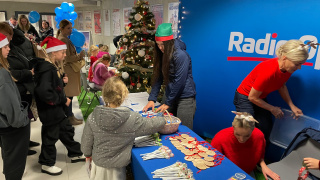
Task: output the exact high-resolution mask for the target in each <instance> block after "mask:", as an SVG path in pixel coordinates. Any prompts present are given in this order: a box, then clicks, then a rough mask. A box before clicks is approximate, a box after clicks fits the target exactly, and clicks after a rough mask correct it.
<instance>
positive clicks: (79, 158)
mask: <svg viewBox="0 0 320 180" xmlns="http://www.w3.org/2000/svg"><path fill="white" fill-rule="evenodd" d="M81 161H86V157H85V156H84V155H82V156H76V157H72V158H71V163H76V162H81Z"/></svg>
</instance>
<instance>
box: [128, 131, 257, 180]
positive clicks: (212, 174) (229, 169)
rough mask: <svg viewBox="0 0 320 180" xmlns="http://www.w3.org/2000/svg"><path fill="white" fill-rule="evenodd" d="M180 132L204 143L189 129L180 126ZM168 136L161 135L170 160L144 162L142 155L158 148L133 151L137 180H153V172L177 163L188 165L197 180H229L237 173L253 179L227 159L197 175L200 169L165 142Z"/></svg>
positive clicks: (143, 148) (134, 173)
mask: <svg viewBox="0 0 320 180" xmlns="http://www.w3.org/2000/svg"><path fill="white" fill-rule="evenodd" d="M178 132H190V136H192V137H196V138H197V140H198V141H203V139H202V138H201V137H199V136H198V135H197V134H196V133H194V132H193V131H191V130H190V129H189V128H188V127H186V126H183V125H180V127H179V129H178ZM167 136H172V134H171V135H161V140H162V144H163V145H164V146H167V147H169V148H170V149H171V150H172V152H173V154H174V157H172V158H170V159H152V160H147V161H143V160H142V158H141V157H140V154H143V153H150V152H153V151H155V150H156V149H158V148H159V147H158V146H152V147H140V148H133V149H132V169H133V175H134V179H135V180H147V179H153V178H152V174H151V172H153V171H155V170H157V169H160V168H163V167H166V166H169V165H172V164H174V163H175V162H177V161H180V162H183V163H187V165H188V168H189V169H191V170H192V172H193V174H194V178H195V179H196V180H202V179H203V180H227V179H230V178H231V177H232V176H234V175H235V174H236V173H242V174H244V175H245V176H246V178H244V180H249V179H251V180H252V179H253V178H252V177H250V176H249V175H248V174H247V173H245V172H244V171H243V170H241V169H240V168H239V167H238V166H236V165H235V164H234V163H232V162H231V161H230V160H229V159H227V158H225V159H224V160H223V161H222V163H221V164H220V165H219V166H216V167H211V168H208V169H206V170H202V171H201V172H200V173H198V174H197V172H198V171H199V169H197V168H196V167H194V165H193V164H192V162H189V161H186V160H184V157H185V155H184V154H183V153H181V152H180V151H179V150H178V149H176V148H175V147H174V146H173V145H172V144H171V142H170V140H169V139H167V140H165V138H166V137H167Z"/></svg>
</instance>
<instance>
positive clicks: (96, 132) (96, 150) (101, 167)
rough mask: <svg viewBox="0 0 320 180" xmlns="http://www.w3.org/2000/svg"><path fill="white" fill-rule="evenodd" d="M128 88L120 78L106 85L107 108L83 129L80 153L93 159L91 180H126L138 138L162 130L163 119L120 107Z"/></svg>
mask: <svg viewBox="0 0 320 180" xmlns="http://www.w3.org/2000/svg"><path fill="white" fill-rule="evenodd" d="M127 94H128V89H127V87H126V86H125V84H124V83H123V82H122V81H121V80H120V79H119V78H118V77H111V78H109V79H108V80H107V81H106V82H105V83H104V85H103V89H102V96H103V100H104V101H105V103H106V106H97V107H96V108H95V109H94V111H93V113H92V114H91V115H90V116H89V117H88V120H87V122H86V125H85V127H84V130H83V135H82V140H81V150H82V152H83V154H84V155H85V156H86V157H91V156H92V169H91V175H90V179H91V180H98V179H104V180H125V179H126V169H125V168H126V166H127V165H128V164H129V163H130V157H131V149H132V146H133V142H134V139H135V137H138V136H143V135H150V134H153V133H156V132H158V131H159V130H161V129H162V128H163V127H164V125H165V123H166V120H165V119H164V118H163V117H155V118H144V117H142V116H141V115H140V114H139V113H137V112H133V111H131V110H130V109H128V108H126V107H120V105H121V104H122V102H123V101H124V99H125V98H126V97H127Z"/></svg>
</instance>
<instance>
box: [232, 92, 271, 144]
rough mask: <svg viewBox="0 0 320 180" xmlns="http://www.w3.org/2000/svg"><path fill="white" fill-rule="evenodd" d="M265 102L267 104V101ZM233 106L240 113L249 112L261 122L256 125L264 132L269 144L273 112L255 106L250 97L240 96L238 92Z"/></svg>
mask: <svg viewBox="0 0 320 180" xmlns="http://www.w3.org/2000/svg"><path fill="white" fill-rule="evenodd" d="M263 100H264V101H266V102H267V100H266V99H263ZM233 104H234V105H235V106H236V110H237V111H238V112H248V113H250V114H251V115H252V116H253V117H254V118H255V119H256V120H257V121H258V122H259V123H256V126H257V128H259V129H260V130H261V131H262V132H263V134H264V137H265V139H266V141H267V143H268V142H269V137H270V133H271V130H272V126H273V122H272V116H271V112H270V111H268V110H266V109H263V108H261V107H259V106H257V105H255V104H253V103H252V102H251V101H249V99H248V96H245V95H243V94H240V93H239V92H238V91H236V92H235V95H234V100H233Z"/></svg>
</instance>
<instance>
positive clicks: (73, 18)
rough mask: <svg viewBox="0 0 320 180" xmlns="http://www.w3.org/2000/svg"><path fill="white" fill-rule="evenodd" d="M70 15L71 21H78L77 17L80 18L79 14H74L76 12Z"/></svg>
mask: <svg viewBox="0 0 320 180" xmlns="http://www.w3.org/2000/svg"><path fill="white" fill-rule="evenodd" d="M69 14H70V19H72V20H76V19H77V17H78V14H77V13H76V12H74V11H72V12H71V13H69Z"/></svg>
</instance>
